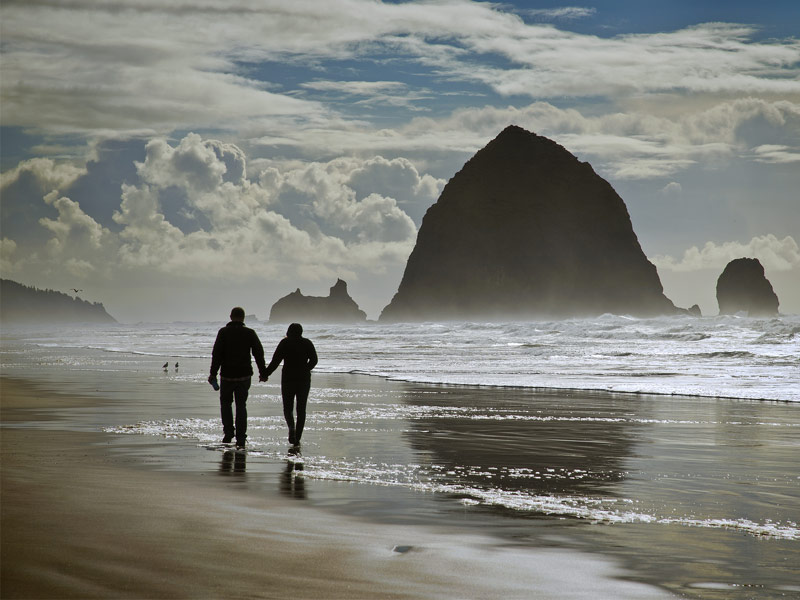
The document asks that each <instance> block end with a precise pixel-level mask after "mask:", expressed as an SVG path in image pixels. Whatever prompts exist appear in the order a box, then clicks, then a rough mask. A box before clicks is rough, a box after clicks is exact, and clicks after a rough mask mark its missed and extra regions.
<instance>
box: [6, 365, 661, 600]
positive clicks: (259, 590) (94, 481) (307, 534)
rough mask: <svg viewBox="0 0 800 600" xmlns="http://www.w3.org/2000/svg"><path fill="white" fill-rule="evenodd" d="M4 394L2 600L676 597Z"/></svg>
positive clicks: (34, 396)
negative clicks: (39, 422) (239, 482)
mask: <svg viewBox="0 0 800 600" xmlns="http://www.w3.org/2000/svg"><path fill="white" fill-rule="evenodd" d="M0 394H2V399H1V400H0V408H1V409H2V411H1V415H0V416H1V417H2V424H3V428H2V438H1V442H2V443H1V446H2V480H1V481H0V492H1V493H2V497H1V498H0V508H1V509H2V525H1V528H0V542H1V544H0V550H1V552H2V553H1V555H0V571H1V573H0V574H1V580H0V596H2V598H228V599H230V598H293V599H294V598H297V599H303V598H319V599H326V598H354V599H358V598H504V599H508V598H657V597H670V596H668V595H667V594H666V593H665V592H663V591H661V590H658V589H655V588H652V587H647V586H644V585H639V584H636V583H631V582H626V581H622V580H618V579H614V578H613V575H614V567H613V565H612V564H611V563H610V562H607V561H605V560H603V559H600V558H597V557H594V556H591V555H585V554H580V553H576V552H574V551H567V550H537V549H531V548H527V547H522V546H515V545H501V544H500V542H499V541H498V540H497V539H495V538H492V537H491V536H485V537H484V536H481V535H474V536H472V535H464V534H463V532H454V531H449V530H446V529H442V530H438V531H437V530H434V529H431V528H423V527H405V526H397V525H390V526H386V525H380V524H377V523H373V522H368V521H362V520H359V519H356V518H350V517H346V516H342V515H333V514H329V513H327V512H325V511H322V510H318V509H313V508H309V507H307V506H306V505H304V504H303V503H302V502H298V501H296V500H292V499H290V498H285V497H282V496H280V495H278V494H275V495H256V494H253V493H248V492H243V491H241V490H237V489H236V488H235V487H233V486H226V485H225V484H224V483H223V481H224V480H223V479H220V478H213V479H212V478H206V477H202V476H201V475H200V474H193V475H178V476H176V475H175V474H174V473H168V472H160V471H155V470H148V469H145V468H142V467H141V466H140V465H137V463H136V459H135V458H133V457H131V456H129V455H126V454H125V453H120V452H109V444H108V439H109V438H108V437H106V435H105V434H102V433H96V434H85V433H75V432H70V431H64V430H58V428H57V427H56V428H51V429H50V430H42V429H41V428H35V427H29V426H26V423H29V422H31V421H34V420H36V419H42V418H48V419H52V416H49V415H50V411H51V410H52V409H54V408H56V407H58V408H59V409H63V408H65V407H69V406H90V405H92V404H93V403H97V402H98V400H97V399H93V398H80V397H74V396H72V397H70V396H66V395H59V396H53V394H52V393H51V392H49V391H47V393H46V394H45V393H42V392H41V391H40V390H39V388H37V387H36V385H34V384H33V383H31V382H26V381H22V380H17V379H13V380H12V379H8V378H5V379H2V380H0ZM396 546H399V547H410V549H408V548H402V549H403V550H407V551H403V552H398V551H396V550H394V549H395V547H396Z"/></svg>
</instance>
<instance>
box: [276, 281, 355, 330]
mask: <svg viewBox="0 0 800 600" xmlns="http://www.w3.org/2000/svg"><path fill="white" fill-rule="evenodd" d="M366 319H367V313H365V312H364V311H363V310H361V309H360V308H358V304H356V302H355V300H353V299H352V298H351V297H350V294H348V293H347V283H345V282H344V281H342V280H341V279H338V280H337V281H336V283H335V284H334V286H333V287H332V288H331V291H330V294H329V295H328V296H327V297H325V296H304V295H303V293H302V292H301V291H300V288H297V290H295V291H294V292H292V293H291V294H288V295H286V296H284V297H283V298H281V299H279V300H278V301H277V302H275V304H273V305H272V309H271V310H270V313H269V320H270V323H292V322H300V323H303V322H317V323H349V322H356V321H366Z"/></svg>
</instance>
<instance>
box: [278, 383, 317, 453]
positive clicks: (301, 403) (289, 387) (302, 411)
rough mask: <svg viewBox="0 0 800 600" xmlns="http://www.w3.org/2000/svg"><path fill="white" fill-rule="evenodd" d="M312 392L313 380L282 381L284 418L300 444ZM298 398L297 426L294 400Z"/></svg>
mask: <svg viewBox="0 0 800 600" xmlns="http://www.w3.org/2000/svg"><path fill="white" fill-rule="evenodd" d="M310 391H311V380H310V379H306V380H302V379H301V380H299V381H298V380H291V379H288V380H283V381H281V396H282V397H283V417H284V419H286V424H287V425H288V426H289V431H290V432H294V434H295V435H294V437H295V438H296V440H297V441H298V442H299V441H300V436H301V435H303V428H304V427H305V424H306V404H307V402H308V393H309V392H310ZM295 398H297V424H295V421H294V414H293V413H294V400H295Z"/></svg>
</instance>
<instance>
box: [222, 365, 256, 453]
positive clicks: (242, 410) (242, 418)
mask: <svg viewBox="0 0 800 600" xmlns="http://www.w3.org/2000/svg"><path fill="white" fill-rule="evenodd" d="M249 390H250V378H249V377H248V378H247V379H244V380H230V379H222V381H220V384H219V405H220V412H221V413H222V430H223V433H224V435H225V439H231V438H233V436H234V433H235V435H236V441H237V442H244V441H245V439H246V438H247V393H248V391H249ZM234 401H235V402H236V428H235V429H234V426H233V425H234V424H233V403H234Z"/></svg>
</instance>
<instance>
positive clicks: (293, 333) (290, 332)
mask: <svg viewBox="0 0 800 600" xmlns="http://www.w3.org/2000/svg"><path fill="white" fill-rule="evenodd" d="M286 335H287V336H288V337H300V336H301V335H303V326H302V325H300V323H292V324H291V325H289V329H287V330H286Z"/></svg>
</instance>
